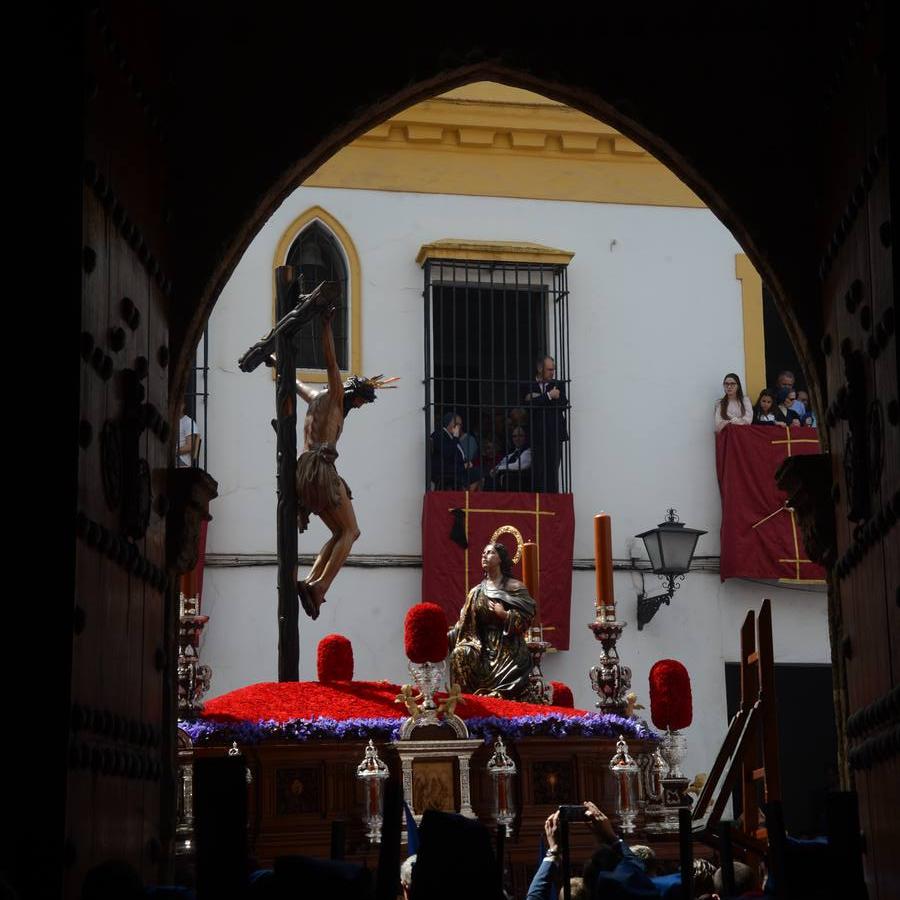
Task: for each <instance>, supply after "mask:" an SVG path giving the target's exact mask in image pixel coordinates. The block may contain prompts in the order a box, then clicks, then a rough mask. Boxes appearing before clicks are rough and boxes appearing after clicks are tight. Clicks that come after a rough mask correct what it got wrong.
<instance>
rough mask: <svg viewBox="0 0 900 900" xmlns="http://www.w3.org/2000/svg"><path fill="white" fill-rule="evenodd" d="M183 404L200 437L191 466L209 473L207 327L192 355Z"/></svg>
mask: <svg viewBox="0 0 900 900" xmlns="http://www.w3.org/2000/svg"><path fill="white" fill-rule="evenodd" d="M184 403H185V407H186V408H187V414H188V415H189V416H190V417H191V418H192V419H193V420H194V422H195V423H196V425H197V433H199V435H200V452H199V454H198V455H197V456H195V457H194V458H193V459H192V460H191V465H193V466H194V467H199V468H201V469H203V470H204V471H209V470H208V468H207V447H208V445H207V440H206V438H207V435H208V434H209V327H206V328H205V329H204V330H203V338H202V340H201V341H200V344H199V346H198V347H197V352H196V353H195V354H194V365H193V367H192V368H191V371H190V374H189V375H188V385H187V390H186V391H185V392H184Z"/></svg>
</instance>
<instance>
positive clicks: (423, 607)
mask: <svg viewBox="0 0 900 900" xmlns="http://www.w3.org/2000/svg"><path fill="white" fill-rule="evenodd" d="M447 628H448V626H447V616H446V615H445V614H444V611H443V610H442V609H441V608H440V607H439V606H438V605H437V604H436V603H417V604H416V605H415V606H413V607H411V608H410V610H409V612H408V613H407V614H406V622H405V623H404V626H403V640H404V643H405V645H406V655H407V656H408V657H409V659H410V661H411V662H414V663H426V662H433V663H437V662H443V660H444V658H445V657H446V656H447Z"/></svg>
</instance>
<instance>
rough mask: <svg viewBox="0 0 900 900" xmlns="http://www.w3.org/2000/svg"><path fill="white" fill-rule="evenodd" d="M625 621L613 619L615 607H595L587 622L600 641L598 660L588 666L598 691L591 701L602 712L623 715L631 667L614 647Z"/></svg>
mask: <svg viewBox="0 0 900 900" xmlns="http://www.w3.org/2000/svg"><path fill="white" fill-rule="evenodd" d="M626 624H627V623H625V622H619V621H617V620H616V608H615V607H614V606H603V605H601V606H597V607H596V618H595V619H594V621H593V622H591V623H590V624H589V625H588V628H590V629H591V631H593V632H594V637H595V638H596V639H597V640H598V641H600V660H599V662H598V663H597V665H596V666H594V667H593V668H592V669H591V687H593V689H594V690H595V691H596V692H597V702H596V703H595V704H594V705H595V706H596V707H597V708H598V709H599V710H600V711H601V712H605V713H613V714H615V715H617V716H623V715H624V714H625V709H626V707H627V706H628V701H627V700H626V699H625V694H626V692H627V691H628V690H629V689H630V688H631V669H630V668H629V667H628V666H623V665H622V663H621V661H620V660H619V651H618V650H616V641H618V640H619V638H620V637H621V636H622V630H623V629H624V628H625V625H626Z"/></svg>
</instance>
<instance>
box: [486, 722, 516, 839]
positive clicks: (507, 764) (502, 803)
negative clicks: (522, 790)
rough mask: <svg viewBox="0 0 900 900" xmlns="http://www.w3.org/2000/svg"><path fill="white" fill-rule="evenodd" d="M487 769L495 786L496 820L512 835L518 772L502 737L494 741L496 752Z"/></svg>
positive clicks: (494, 804) (509, 835) (508, 834)
mask: <svg viewBox="0 0 900 900" xmlns="http://www.w3.org/2000/svg"><path fill="white" fill-rule="evenodd" d="M487 770H488V774H489V775H490V776H491V783H492V785H493V788H494V800H493V806H494V820H495V821H496V823H497V824H498V825H504V826H505V827H506V834H507V836H508V837H512V823H513V821H514V820H515V817H516V815H515V804H514V803H513V798H512V788H513V780H512V779H513V775H515V774H516V764H515V763H514V762H513V761H512V760H511V759H510V758H509V756H508V755H507V753H506V745H505V744H504V743H503V738H501V737H498V738H497V740H496V742H495V743H494V754H493V756H491V758H490V759H489V760H488V764H487Z"/></svg>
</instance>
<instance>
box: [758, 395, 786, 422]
mask: <svg viewBox="0 0 900 900" xmlns="http://www.w3.org/2000/svg"><path fill="white" fill-rule="evenodd" d="M776 423H780V424H782V425H784V424H786V423H785V421H784V413H783V412H782V411H781V410H780V409H779V408H778V401H777V400H776V399H775V395H774V394H773V393H772V392H771V391H770V390H769V389H768V388H763V389H762V390H761V391H760V392H759V397H757V398H756V405H755V406H754V407H753V424H754V425H775V424H776Z"/></svg>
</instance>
